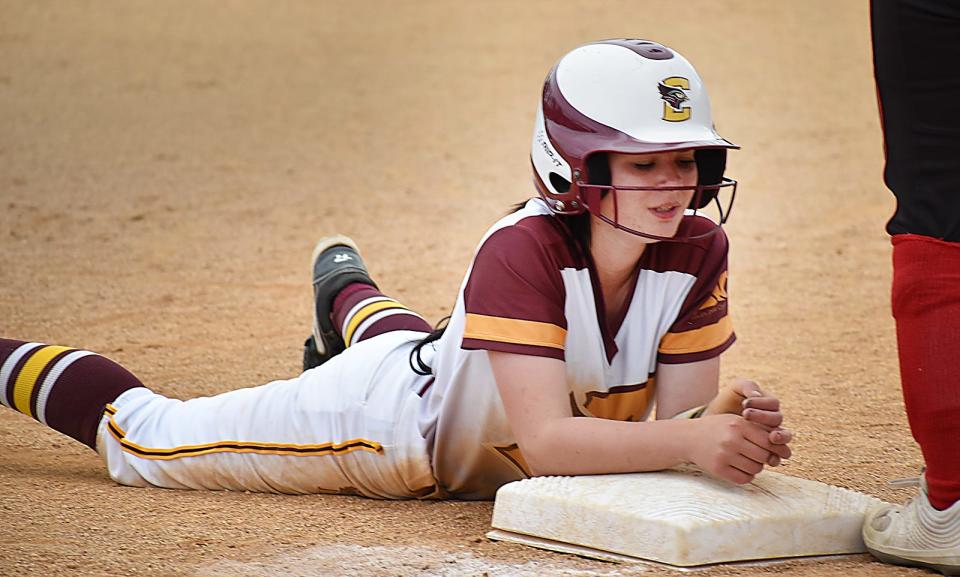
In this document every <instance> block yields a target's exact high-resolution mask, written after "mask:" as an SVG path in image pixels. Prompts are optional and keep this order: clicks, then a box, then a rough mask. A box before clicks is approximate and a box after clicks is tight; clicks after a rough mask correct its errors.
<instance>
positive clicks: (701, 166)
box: [690, 148, 727, 210]
mask: <svg viewBox="0 0 960 577" xmlns="http://www.w3.org/2000/svg"><path fill="white" fill-rule="evenodd" d="M693 157H694V159H695V160H696V161H697V184H699V185H700V186H719V185H720V184H721V183H722V182H723V173H724V171H725V170H726V168H727V149H726V148H701V149H699V150H697V151H696V152H694V156H693ZM716 197H717V189H716V188H707V189H705V190H703V192H701V193H700V202H698V203H696V204H697V206H691V207H690V208H695V209H698V210H699V209H701V208H704V207H706V206H707V205H708V204H710V203H711V202H713V199H715V198H716ZM695 200H696V199H695ZM691 204H693V203H691Z"/></svg>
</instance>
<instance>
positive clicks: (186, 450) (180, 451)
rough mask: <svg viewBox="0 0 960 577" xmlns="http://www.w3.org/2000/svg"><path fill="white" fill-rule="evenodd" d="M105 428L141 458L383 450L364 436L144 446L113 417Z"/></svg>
mask: <svg viewBox="0 0 960 577" xmlns="http://www.w3.org/2000/svg"><path fill="white" fill-rule="evenodd" d="M107 429H108V430H109V431H110V434H111V435H112V436H113V438H114V439H116V440H117V442H119V443H120V446H121V448H122V449H123V450H124V451H126V452H127V453H131V454H133V455H136V456H137V457H140V458H142V459H152V460H159V461H170V460H173V459H180V458H183V457H196V456H199V455H209V454H211V453H256V454H258V455H291V456H296V457H319V456H325V455H346V454H347V453H352V452H353V451H370V452H372V453H382V452H383V446H382V445H381V444H380V443H377V442H375V441H368V440H366V439H351V440H349V441H344V442H342V443H323V444H320V445H295V444H287V443H252V442H244V441H218V442H216V443H203V444H200V445H182V446H179V447H171V448H169V449H159V448H154V447H144V446H142V445H138V444H136V443H134V442H132V441H130V440H129V439H126V438H125V437H126V434H125V433H124V432H123V429H121V428H120V426H119V425H117V423H116V421H114V420H113V419H112V418H111V419H110V421H109V423H107Z"/></svg>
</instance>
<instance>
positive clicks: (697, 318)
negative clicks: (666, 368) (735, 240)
mask: <svg viewBox="0 0 960 577" xmlns="http://www.w3.org/2000/svg"><path fill="white" fill-rule="evenodd" d="M710 238H711V240H710V243H709V245H707V246H706V250H705V251H704V252H703V253H701V254H702V257H701V259H702V260H699V263H698V267H697V268H698V270H697V271H696V273H695V274H696V277H697V280H696V282H694V285H693V287H692V288H691V290H690V292H689V293H688V294H687V297H686V299H685V300H684V302H683V304H682V305H681V307H680V314H679V315H678V316H677V320H676V321H675V322H674V323H673V325H672V326H671V327H670V329H669V330H668V331H667V333H666V334H665V335H664V336H663V338H661V339H660V346H659V348H658V351H657V361H659V362H661V363H666V364H681V363H693V362H697V361H703V360H707V359H711V358H713V357H716V356H718V355H720V353H722V352H723V351H725V350H727V349H728V348H730V346H731V345H732V344H733V343H734V341H736V338H737V337H736V334H734V332H733V322H732V321H731V319H730V314H729V311H728V307H727V248H728V243H727V237H726V235H725V234H724V233H723V229H722V228H719V227H718V229H717V232H716V234H714V235H713V236H712V237H710Z"/></svg>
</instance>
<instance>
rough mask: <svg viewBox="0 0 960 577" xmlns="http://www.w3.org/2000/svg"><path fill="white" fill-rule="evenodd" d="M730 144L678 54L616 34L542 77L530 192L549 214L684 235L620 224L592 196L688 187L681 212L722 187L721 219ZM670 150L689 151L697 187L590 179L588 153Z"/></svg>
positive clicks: (564, 60)
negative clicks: (687, 199) (537, 195)
mask: <svg viewBox="0 0 960 577" xmlns="http://www.w3.org/2000/svg"><path fill="white" fill-rule="evenodd" d="M729 148H739V147H738V146H736V145H735V144H732V143H730V142H729V141H727V140H725V139H724V138H722V137H721V136H720V135H719V134H718V133H717V131H716V130H715V129H714V125H713V117H712V116H711V113H710V100H709V98H708V97H707V91H706V88H705V87H704V86H703V82H702V81H701V80H700V75H698V74H697V71H696V70H694V68H693V66H692V65H691V64H690V62H688V61H687V59H686V58H684V57H683V56H681V55H680V54H678V53H677V52H675V51H673V50H671V49H670V48H667V47H666V46H663V45H662V44H657V43H656V42H651V41H648V40H635V39H614V40H602V41H599V42H593V43H590V44H586V45H584V46H580V47H579V48H576V49H575V50H573V51H572V52H570V53H568V54H567V55H565V56H564V57H563V58H561V59H560V61H559V62H557V64H556V65H555V66H554V67H553V69H552V70H551V71H550V73H549V74H548V75H547V78H546V81H545V82H544V85H543V98H542V100H541V103H540V106H539V108H538V110H537V119H536V126H535V127H534V131H533V142H532V146H531V149H530V160H531V162H532V164H533V173H534V181H535V184H536V186H537V190H538V192H539V193H540V196H541V197H543V199H544V200H545V201H546V203H547V204H548V205H549V206H550V208H551V210H553V211H554V212H555V213H557V214H567V215H574V214H582V213H584V212H590V213H591V214H593V215H595V216H597V217H598V218H600V219H602V220H604V221H606V222H608V223H609V224H611V225H613V226H615V227H617V228H620V229H622V230H626V231H627V232H631V233H633V234H637V235H639V236H643V237H647V238H652V239H656V240H690V238H692V237H686V238H682V237H670V238H666V237H658V236H656V235H652V234H648V233H645V232H643V231H638V230H634V229H631V228H628V227H626V226H623V225H621V224H620V223H619V222H618V221H617V217H616V214H614V216H613V218H610V217H609V216H606V215H603V214H601V213H600V198H601V196H603V195H605V194H614V195H616V194H617V192H618V191H629V190H677V189H685V190H694V196H693V200H692V202H691V203H690V207H689V208H690V209H693V210H698V209H702V208H704V207H706V206H707V205H708V204H710V203H711V202H713V201H717V195H718V191H719V190H720V189H721V188H725V187H730V191H731V198H730V203H729V205H728V207H727V210H726V211H724V210H723V207H722V206H720V203H719V201H717V205H718V207H719V208H720V211H719V212H720V221H721V224H722V222H723V221H725V220H726V216H727V215H728V214H729V209H730V207H732V204H733V197H734V195H735V192H736V184H737V183H736V181H735V180H732V179H729V178H725V177H724V175H723V173H724V170H725V168H726V160H727V149H729ZM678 150H694V151H695V153H694V157H695V159H696V162H697V170H698V183H697V185H696V187H627V186H620V187H614V186H612V185H611V183H609V182H606V183H598V182H596V180H595V179H594V180H591V174H590V170H589V168H590V163H589V160H590V157H591V155H594V154H597V153H604V152H618V153H625V154H648V153H654V152H667V151H678ZM594 176H596V175H594ZM614 206H616V202H615V203H614ZM712 232H713V230H711V233H712Z"/></svg>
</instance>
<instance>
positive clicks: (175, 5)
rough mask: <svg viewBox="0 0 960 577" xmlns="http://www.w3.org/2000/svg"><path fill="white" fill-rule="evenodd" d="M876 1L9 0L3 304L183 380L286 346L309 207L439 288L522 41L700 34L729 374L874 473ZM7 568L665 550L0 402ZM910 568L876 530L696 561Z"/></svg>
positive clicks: (449, 284)
mask: <svg viewBox="0 0 960 577" xmlns="http://www.w3.org/2000/svg"><path fill="white" fill-rule="evenodd" d="M867 9H868V3H867V2H866V1H865V0H864V1H857V2H836V1H830V0H808V1H807V2H756V1H752V0H743V1H734V0H721V1H718V0H689V1H687V2H684V3H671V2H664V3H648V2H637V1H629V2H628V1H616V2H614V1H604V2H589V1H582V2H566V1H564V2H544V1H536V2H507V1H496V2H494V1H490V2H456V3H454V2H447V1H441V0H436V1H432V2H425V1H423V2H389V1H386V0H380V1H368V2H333V1H328V2H289V1H284V2H270V1H267V0H262V1H258V2H254V1H236V2H215V1H212V0H203V1H199V2H198V1H190V2H187V1H182V0H179V1H165V2H148V1H145V0H144V1H137V2H120V1H111V2H106V1H100V2H71V3H53V2H34V1H29V0H22V1H11V0H0V247H2V248H0V334H2V335H3V336H8V337H13V338H19V339H29V340H39V341H43V342H50V343H57V344H70V345H74V346H81V347H84V348H89V349H91V350H94V351H98V352H101V353H103V354H105V355H107V356H109V357H111V358H113V359H115V360H117V361H118V362H120V363H122V364H123V365H125V366H126V367H128V368H130V369H131V370H132V371H133V372H134V373H135V374H137V375H139V376H140V377H141V379H142V380H143V381H144V382H145V383H147V384H149V385H150V386H152V387H153V388H155V389H156V390H158V391H160V392H162V393H165V394H168V395H172V396H175V397H179V398H187V397H192V396H198V395H208V394H214V393H218V392H222V391H226V390H229V389H233V388H237V387H241V386H250V385H255V384H260V383H263V382H266V381H268V380H272V379H276V378H286V377H290V376H293V375H295V374H296V373H297V372H298V367H299V363H300V354H301V351H300V345H301V343H302V340H303V337H304V336H306V334H307V331H308V330H309V319H310V301H311V294H310V288H309V271H308V261H309V257H310V250H311V247H312V246H313V243H314V241H315V240H316V238H318V237H319V236H324V235H326V234H329V233H332V232H334V231H339V232H343V233H346V234H349V235H351V236H353V237H354V238H355V239H356V240H357V241H358V243H359V244H360V246H361V247H362V248H363V250H364V253H365V255H366V256H367V260H368V263H369V264H370V265H371V268H372V272H373V274H374V276H375V278H376V279H378V281H379V282H380V284H381V287H382V288H384V289H385V290H386V292H388V293H390V294H392V295H396V296H398V297H399V298H400V299H401V300H403V301H404V302H405V303H406V304H408V305H410V306H411V307H412V308H414V309H416V310H418V311H420V312H422V313H423V314H424V315H425V316H427V318H428V319H429V320H431V321H436V320H437V319H439V318H440V317H442V316H443V315H445V314H446V312H447V310H448V308H449V307H450V306H451V304H452V302H453V299H454V296H455V295H456V289H457V287H458V285H459V283H460V280H461V276H462V274H463V271H464V268H465V267H466V265H467V263H468V261H469V258H470V254H471V251H472V249H473V247H474V246H475V244H476V243H477V242H478V240H479V238H480V235H481V233H482V232H483V231H484V230H485V228H486V227H487V226H488V225H489V224H490V223H492V222H493V221H494V220H495V219H496V218H497V217H498V216H499V215H501V214H503V212H504V211H505V210H506V209H507V207H508V205H510V204H511V203H514V202H516V201H519V200H522V199H524V198H526V197H528V196H530V195H531V194H532V187H531V185H530V174H529V173H530V168H529V161H528V158H527V155H528V146H529V138H530V133H531V128H532V119H533V114H534V112H535V108H536V99H537V93H538V90H539V89H540V85H541V82H542V78H543V75H544V73H545V72H546V71H547V70H548V69H549V67H550V66H551V65H552V64H553V62H554V61H555V60H556V59H557V58H558V57H559V56H561V55H562V54H563V53H564V52H565V51H566V50H568V49H570V48H572V47H573V46H575V45H576V44H578V43H580V42H584V41H588V40H592V39H597V38H607V37H616V36H637V37H648V38H653V39H657V40H659V41H662V42H664V43H666V44H669V45H671V46H675V47H676V48H678V49H679V50H681V51H682V52H683V53H684V54H685V55H686V56H687V57H688V58H690V60H691V61H692V62H694V63H695V64H696V66H697V68H698V69H699V71H700V72H701V74H702V75H703V77H704V79H705V81H706V82H707V85H708V86H709V88H710V91H711V97H712V101H713V106H714V110H715V117H716V118H717V123H718V128H719V130H720V131H721V133H722V134H724V135H725V136H726V137H727V138H729V139H731V140H732V141H734V142H736V143H738V144H740V145H741V146H742V147H743V150H742V151H739V152H736V153H734V154H732V158H731V161H730V168H729V170H728V173H729V174H730V175H732V176H734V177H736V178H738V179H739V180H740V182H741V188H740V194H739V197H738V200H737V205H736V207H735V210H734V213H733V218H732V220H731V222H730V224H729V226H728V229H727V230H728V234H729V235H730V237H731V241H732V254H731V262H730V269H731V274H730V289H731V306H732V311H733V315H734V321H735V324H736V327H737V333H738V335H739V343H738V344H737V345H736V346H735V347H734V348H733V349H732V350H731V351H730V353H728V354H727V355H726V356H725V359H726V361H725V365H724V374H725V379H726V378H728V377H732V376H734V375H745V376H751V377H754V378H756V379H757V380H759V381H760V382H761V383H763V384H765V385H766V386H767V387H769V388H770V389H772V390H774V391H776V392H777V393H778V394H779V395H780V396H781V398H782V399H783V400H784V403H785V407H786V412H787V418H788V425H789V426H791V427H792V428H794V429H795V430H796V431H797V433H798V436H797V440H796V442H795V445H794V447H795V449H794V451H795V455H796V456H795V458H794V459H793V460H792V461H791V462H790V463H789V464H788V465H787V467H786V469H785V472H788V473H790V474H793V475H798V476H801V477H806V478H811V479H817V480H820V481H824V482H827V483H832V484H836V485H839V486H842V487H848V488H851V489H856V490H859V491H863V492H866V493H870V494H873V495H876V496H879V497H881V498H883V499H887V500H891V501H900V500H903V499H905V498H907V497H908V496H909V495H910V492H909V491H906V490H894V489H891V488H888V487H887V485H886V480H887V479H889V478H893V477H902V476H912V475H915V474H916V473H917V471H918V469H919V466H920V464H921V459H920V455H919V451H918V449H917V448H916V446H915V444H914V443H913V440H912V439H911V437H910V434H909V431H908V429H907V425H906V418H905V415H904V411H903V408H902V402H901V398H900V391H899V381H898V377H897V364H896V349H895V340H894V335H893V322H892V319H891V317H890V313H889V284H890V264H889V261H890V256H889V255H890V248H889V241H888V239H887V237H886V235H885V234H884V232H883V224H884V222H885V220H886V218H887V217H888V216H889V215H890V214H891V212H892V208H893V200H892V197H891V196H890V195H889V193H888V192H886V191H885V189H884V188H883V185H882V182H881V167H882V147H881V139H880V131H879V126H878V120H877V112H876V104H875V98H874V89H873V84H872V68H871V64H870V45H869V29H868V14H867ZM0 487H2V491H0V575H43V576H45V577H46V576H55V575H82V576H87V575H211V576H212V575H362V576H365V575H401V576H415V575H444V576H447V575H449V576H466V575H478V576H479V575H491V576H494V575H497V576H499V575H593V574H597V575H636V574H641V573H642V574H651V575H655V574H657V575H659V574H663V575H672V574H673V573H671V572H669V571H666V570H662V569H649V568H641V567H633V568H630V567H621V566H617V565H611V564H607V563H601V562H595V561H590V560H585V559H580V558H576V557H570V556H565V555H560V554H551V553H546V552H539V551H534V550H529V549H526V548H523V547H520V546H515V545H508V544H503V543H494V542H489V541H487V540H486V539H485V538H484V532H485V531H486V529H487V527H488V526H489V522H490V515H491V511H492V504H491V503H457V502H431V503H419V502H377V501H371V500H365V499H360V498H353V497H326V496H309V497H288V496H276V495H249V494H233V493H200V492H182V491H164V490H152V489H135V488H127V487H120V486H117V485H115V484H114V483H113V482H111V481H110V479H109V478H108V477H107V475H106V473H105V472H104V470H103V468H102V466H101V463H100V461H99V460H98V458H97V456H96V455H95V454H94V453H93V452H91V451H89V450H88V449H86V448H85V447H82V446H80V445H79V444H78V443H75V442H72V441H71V440H69V439H67V438H65V437H62V436H59V435H58V434H55V433H52V432H50V431H48V430H46V429H45V428H43V427H42V426H40V425H39V424H38V423H36V422H34V421H32V420H30V419H28V418H26V417H23V416H21V415H19V414H16V413H14V412H13V411H10V410H7V409H2V410H0ZM774 573H776V574H781V573H782V574H786V575H797V576H801V575H802V576H841V575H843V576H846V575H864V574H870V575H881V576H885V575H907V574H922V573H923V572H922V571H911V570H907V569H900V568H894V567H888V566H884V565H881V564H879V563H876V562H873V561H872V560H871V559H870V558H869V557H868V556H857V557H853V558H846V559H840V560H830V561H808V562H791V563H788V564H786V565H778V566H775V567H770V568H757V567H749V568H746V567H722V568H715V569H710V570H708V571H706V572H705V573H703V574H704V575H756V574H761V575H765V574H774Z"/></svg>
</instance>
